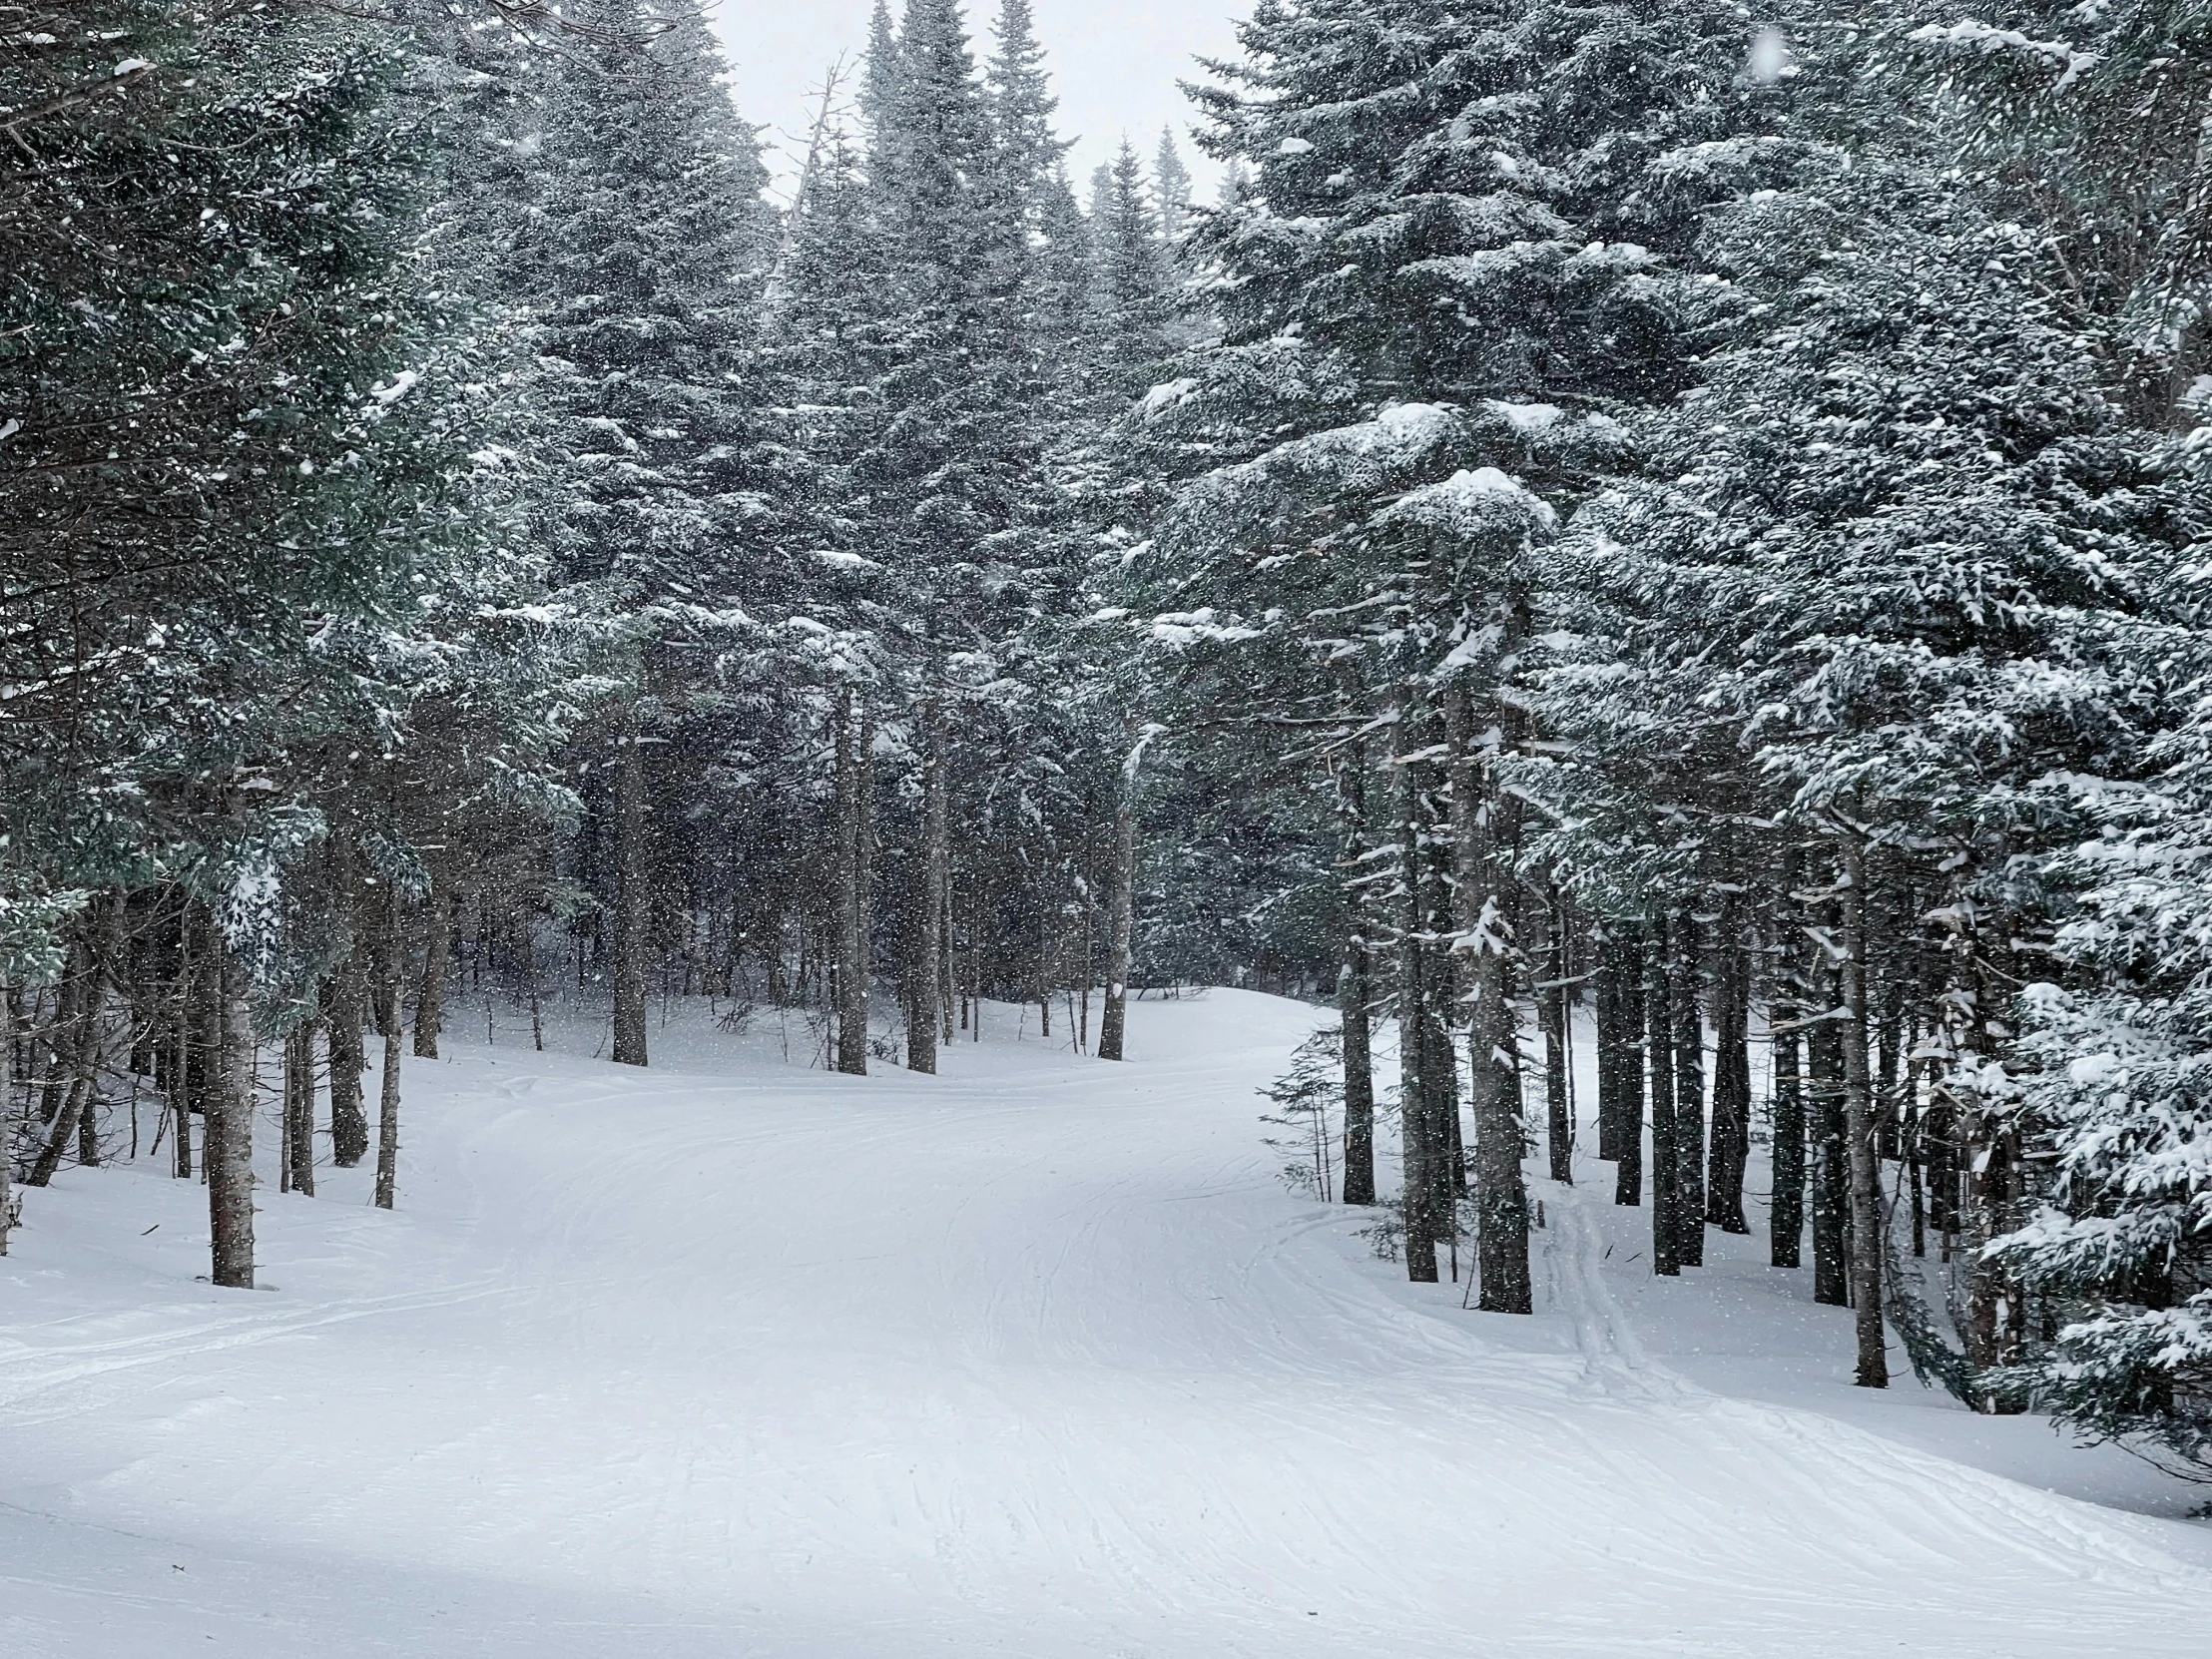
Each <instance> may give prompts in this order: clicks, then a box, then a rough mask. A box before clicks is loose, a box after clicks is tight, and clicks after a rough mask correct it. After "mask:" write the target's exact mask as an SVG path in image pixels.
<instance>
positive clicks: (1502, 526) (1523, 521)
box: [1382, 466, 1559, 537]
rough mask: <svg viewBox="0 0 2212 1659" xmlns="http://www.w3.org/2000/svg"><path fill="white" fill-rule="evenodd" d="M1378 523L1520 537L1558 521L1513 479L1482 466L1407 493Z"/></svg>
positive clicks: (1461, 533)
mask: <svg viewBox="0 0 2212 1659" xmlns="http://www.w3.org/2000/svg"><path fill="white" fill-rule="evenodd" d="M1382 521H1383V522H1384V523H1395V524H1416V525H1419V526H1420V527H1421V528H1423V529H1426V530H1432V531H1437V532H1441V533H1443V534H1445V535H1452V536H1468V537H1471V536H1477V535H1485V534H1495V533H1497V532H1498V531H1501V530H1502V531H1508V532H1517V533H1519V534H1521V535H1527V534H1529V533H1530V532H1532V531H1536V530H1548V529H1550V528H1551V527H1552V526H1553V525H1555V524H1557V523H1558V522H1559V515H1558V514H1557V513H1555V512H1553V511H1552V508H1551V504H1550V503H1549V502H1548V501H1545V500H1544V499H1543V498H1542V497H1541V496H1538V495H1535V494H1533V493H1531V492H1530V491H1529V490H1527V489H1526V488H1524V487H1523V486H1522V485H1521V484H1520V483H1519V482H1518V481H1516V480H1515V479H1512V478H1509V477H1507V476H1506V475H1505V474H1504V473H1502V472H1500V471H1499V470H1498V469H1497V468H1496V467H1494V466H1483V467H1476V468H1474V469H1473V470H1472V471H1465V470H1462V471H1459V472H1455V473H1453V474H1452V475H1451V476H1450V477H1449V478H1446V479H1445V480H1444V481H1443V482H1442V483H1440V484H1425V485H1423V486H1422V487H1421V488H1419V489H1416V490H1409V491H1408V492H1406V494H1404V495H1403V496H1401V497H1399V498H1398V499H1397V500H1396V501H1395V502H1393V503H1391V505H1390V506H1388V507H1387V508H1385V509H1384V510H1383V514H1382Z"/></svg>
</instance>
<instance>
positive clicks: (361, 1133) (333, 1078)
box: [322, 950, 368, 1169]
mask: <svg viewBox="0 0 2212 1659" xmlns="http://www.w3.org/2000/svg"><path fill="white" fill-rule="evenodd" d="M362 966H363V964H362V961H361V956H360V952H359V951H357V950H356V951H353V952H352V953H350V954H349V955H347V957H346V958H345V960H344V961H343V962H340V963H339V964H338V970H337V973H336V974H335V975H334V976H333V977H332V978H331V980H330V982H329V985H328V987H327V988H326V992H325V994H326V995H327V997H328V999H329V1009H330V1015H329V1018H328V1019H327V1020H325V1021H324V1022H323V1027H322V1035H323V1047H324V1050H325V1052H326V1053H327V1055H328V1057H329V1067H330V1153H331V1161H332V1162H334V1163H335V1164H336V1165H337V1167H338V1168H339V1169H353V1168H355V1167H356V1166H358V1165H359V1163H360V1161H361V1160H362V1159H363V1158H364V1157H366V1156H367V1155H368V1111H367V1108H366V1107H365V1106H364V1105H363V1103H362V1100H361V1075H362V1073H364V1072H365V1071H366V1070H367V1069H368V1054H367V1051H366V1049H365V1048H364V1047H363V1045H362V1042H361V1026H362V1024H363V1023H364V1019H365V1015H364V1013H363V1005H364V1003H365V1001H366V997H365V995H364V991H365V989H366V987H365V985H364V983H363V978H362Z"/></svg>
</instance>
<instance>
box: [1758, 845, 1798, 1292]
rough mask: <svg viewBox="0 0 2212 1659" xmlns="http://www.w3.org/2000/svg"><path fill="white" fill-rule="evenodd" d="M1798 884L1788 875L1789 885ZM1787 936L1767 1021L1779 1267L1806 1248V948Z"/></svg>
mask: <svg viewBox="0 0 2212 1659" xmlns="http://www.w3.org/2000/svg"><path fill="white" fill-rule="evenodd" d="M1793 884H1794V874H1785V876H1784V886H1785V889H1787V888H1788V887H1789V886H1790V885H1793ZM1781 902H1782V904H1783V906H1784V912H1783V913H1784V916H1785V918H1786V919H1787V918H1790V917H1793V916H1794V914H1795V910H1794V906H1792V905H1791V901H1790V899H1789V896H1788V893H1787V891H1786V890H1785V893H1784V895H1783V898H1782V900H1781ZM1776 933H1777V934H1778V935H1779V936H1780V937H1781V938H1782V939H1783V940H1784V942H1785V948H1784V951H1783V955H1782V966H1781V969H1780V972H1779V973H1778V975H1777V977H1776V980H1775V988H1774V997H1773V1000H1772V1002H1771V1003H1770V1005H1769V1008H1768V1015H1767V1017H1768V1022H1769V1024H1770V1026H1771V1027H1772V1029H1773V1034H1774V1199H1773V1209H1772V1211H1771V1212H1770V1214H1769V1218H1768V1219H1769V1260H1770V1261H1772V1262H1773V1263H1774V1265H1775V1266H1776V1267H1778V1268H1797V1267H1801V1266H1803V1265H1804V1249H1805V1090H1804V1082H1803V1078H1802V1076H1801V1070H1802V1067H1801V1063H1800V1057H1801V1056H1802V1054H1803V1052H1804V1047H1805V1034H1804V1031H1803V1029H1802V1028H1801V1027H1800V1025H1799V1024H1798V1022H1799V1021H1800V1020H1802V1019H1803V1018H1804V1017H1805V1011H1806V1010H1805V999H1804V991H1803V976H1802V975H1801V974H1800V973H1799V971H1798V967H1797V963H1798V960H1799V958H1800V956H1801V955H1802V953H1803V948H1804V947H1803V946H1802V945H1801V944H1800V943H1799V941H1798V940H1797V939H1796V938H1795V937H1794V934H1795V929H1794V928H1792V927H1789V926H1788V925H1786V924H1785V925H1778V926H1777V928H1776Z"/></svg>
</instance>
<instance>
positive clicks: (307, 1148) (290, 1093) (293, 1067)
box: [284, 1019, 319, 1198]
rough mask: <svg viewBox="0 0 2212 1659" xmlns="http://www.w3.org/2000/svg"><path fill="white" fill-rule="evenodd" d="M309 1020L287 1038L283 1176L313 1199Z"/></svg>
mask: <svg viewBox="0 0 2212 1659" xmlns="http://www.w3.org/2000/svg"><path fill="white" fill-rule="evenodd" d="M318 1023H319V1021H316V1020H313V1019H309V1020H308V1021H307V1022H306V1023H304V1024H302V1025H301V1026H299V1027H298V1028H297V1029H296V1030H294V1031H293V1032H292V1033H291V1035H290V1036H288V1037H286V1038H285V1039H284V1121H285V1130H284V1166H285V1169H284V1173H285V1177H286V1181H287V1184H288V1185H289V1186H290V1188H291V1190H292V1191H293V1192H295V1193H298V1194H299V1195H301V1196H302V1197H304V1198H312V1197H314V1096H315V1087H314V1033H315V1026H316V1025H317V1024H318Z"/></svg>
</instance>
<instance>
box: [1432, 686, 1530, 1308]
mask: <svg viewBox="0 0 2212 1659" xmlns="http://www.w3.org/2000/svg"><path fill="white" fill-rule="evenodd" d="M1445 710H1446V726H1447V733H1446V741H1447V744H1448V747H1449V751H1450V754H1451V759H1452V766H1453V775H1452V819H1453V825H1452V828H1453V830H1454V834H1455V839H1456V841H1457V845H1458V854H1459V901H1460V917H1459V925H1460V928H1461V930H1462V932H1463V933H1464V934H1465V935H1466V939H1465V944H1464V947H1463V948H1464V950H1465V953H1466V957H1467V964H1468V976H1469V980H1470V987H1469V988H1470V992H1471V1001H1472V1003H1473V1011H1472V1012H1473V1017H1472V1041H1471V1044H1470V1047H1471V1049H1472V1055H1473V1075H1474V1087H1473V1108H1474V1166H1475V1178H1474V1210H1475V1248H1476V1255H1477V1257H1478V1259H1479V1263H1480V1273H1481V1281H1480V1306H1481V1308H1482V1310H1483V1311H1484V1312H1485V1313H1492V1314H1527V1313H1532V1312H1533V1311H1534V1307H1535V1301H1534V1294H1535V1293H1534V1286H1533V1283H1532V1281H1531V1278H1530V1275H1529V1268H1528V1211H1529V1206H1528V1186H1527V1182H1526V1179H1525V1177H1524V1176H1523V1174H1522V1172H1521V1156H1522V1151H1523V1145H1522V1127H1521V1089H1520V1031H1519V1014H1518V1013H1517V1012H1516V1010H1515V1009H1514V1006H1513V1001H1512V993H1513V978H1512V973H1513V962H1512V951H1513V949H1514V944H1513V937H1512V926H1511V922H1510V919H1509V916H1508V913H1507V894H1506V883H1507V881H1508V880H1509V879H1510V877H1509V875H1508V873H1507V870H1506V865H1505V860H1504V859H1503V858H1502V857H1501V856H1500V855H1499V848H1498V846H1497V844H1496V842H1497V824H1498V820H1499V817H1500V804H1499V803H1498V802H1497V801H1496V800H1494V799H1491V796H1490V792H1489V790H1488V787H1487V786H1488V780H1487V778H1486V777H1485V776H1484V775H1483V770H1482V767H1481V765H1480V763H1479V761H1478V760H1477V758H1476V756H1475V754H1474V747H1473V746H1474V734H1473V711H1472V708H1471V706H1470V704H1469V700H1468V694H1467V691H1466V689H1465V687H1463V686H1455V687H1453V688H1452V689H1451V690H1450V691H1449V692H1448V693H1447V694H1446V703H1445Z"/></svg>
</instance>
